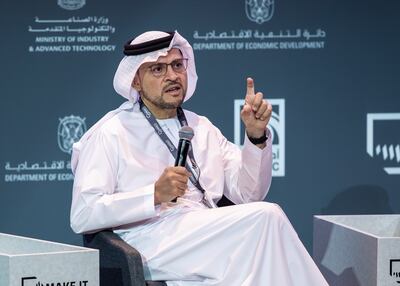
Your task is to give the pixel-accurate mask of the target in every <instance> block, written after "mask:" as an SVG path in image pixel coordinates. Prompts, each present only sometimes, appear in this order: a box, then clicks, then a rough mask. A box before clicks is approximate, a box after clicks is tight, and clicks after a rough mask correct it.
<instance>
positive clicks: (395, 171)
mask: <svg viewBox="0 0 400 286" xmlns="http://www.w3.org/2000/svg"><path fill="white" fill-rule="evenodd" d="M393 124H395V125H396V127H397V128H395V129H394V128H393ZM385 125H386V126H385ZM399 130H400V113H368V114H367V153H368V155H369V156H370V157H372V158H374V157H380V158H381V159H383V162H384V163H383V164H384V167H383V169H384V170H385V172H386V173H387V174H389V175H400V137H399V136H400V135H399V132H398V131H399ZM377 134H378V135H377ZM393 135H394V136H397V138H393ZM382 137H385V138H382ZM386 137H387V138H386Z"/></svg>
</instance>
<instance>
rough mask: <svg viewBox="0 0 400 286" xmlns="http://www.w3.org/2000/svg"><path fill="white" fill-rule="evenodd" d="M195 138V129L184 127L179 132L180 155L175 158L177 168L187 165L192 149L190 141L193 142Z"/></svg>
mask: <svg viewBox="0 0 400 286" xmlns="http://www.w3.org/2000/svg"><path fill="white" fill-rule="evenodd" d="M193 136H194V132H193V129H192V128H190V127H189V126H183V127H182V128H181V130H179V144H178V153H177V154H176V158H175V167H176V166H182V167H185V165H186V157H187V154H188V152H189V149H190V140H192V138H193Z"/></svg>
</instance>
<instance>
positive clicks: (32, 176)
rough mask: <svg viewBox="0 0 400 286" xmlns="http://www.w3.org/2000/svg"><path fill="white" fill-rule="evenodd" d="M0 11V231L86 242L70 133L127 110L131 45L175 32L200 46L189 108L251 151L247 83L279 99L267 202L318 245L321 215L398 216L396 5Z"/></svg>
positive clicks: (280, 2)
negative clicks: (125, 76) (117, 88)
mask: <svg viewBox="0 0 400 286" xmlns="http://www.w3.org/2000/svg"><path fill="white" fill-rule="evenodd" d="M0 5H1V9H0V11H1V12H0V13H1V17H0V21H1V27H2V42H1V54H0V57H1V63H2V69H1V85H0V92H1V104H0V109H1V112H0V116H1V118H0V119H1V120H0V124H1V125H0V126H1V132H2V140H1V142H0V144H1V145H0V166H1V167H0V173H1V177H0V217H1V219H0V232H5V233H12V234H19V235H25V236H30V237H36V238H41V239H48V240H53V241H60V242H66V243H73V244H80V237H79V236H77V235H75V234H73V233H72V231H71V230H70V227H69V207H70V201H71V189H72V176H71V174H70V166H69V158H70V155H69V153H68V150H69V146H70V143H71V140H73V139H74V137H73V136H72V135H71V133H74V132H75V133H74V134H76V136H79V135H80V134H81V132H82V131H84V130H85V128H88V127H90V126H91V125H92V124H93V123H94V122H96V121H97V120H98V119H99V118H100V117H101V116H102V115H103V114H104V113H105V112H107V111H108V110H110V109H113V108H115V107H117V106H118V105H119V104H120V103H121V102H122V101H123V99H122V98H120V97H119V96H118V95H116V93H115V92H114V90H113V87H112V78H113V75H114V72H115V69H116V67H117V65H118V63H119V60H120V59H121V57H122V52H121V47H122V45H123V43H125V42H126V40H128V39H129V38H132V37H133V36H135V35H137V34H139V33H141V32H143V31H145V30H175V29H176V30H178V31H179V32H180V33H181V34H183V35H184V36H185V37H186V38H187V39H188V40H189V41H190V42H191V43H192V44H193V46H194V48H195V56H196V63H197V68H198V70H197V71H198V74H199V82H198V89H197V91H196V93H195V96H194V97H193V98H192V99H191V100H190V101H189V102H187V104H186V105H185V107H186V108H188V109H191V110H193V111H195V112H197V113H199V114H202V115H206V116H207V117H209V118H210V120H211V121H212V122H213V123H214V124H215V125H217V126H218V127H219V128H220V129H221V130H222V131H223V133H224V134H225V135H226V137H227V138H228V139H230V140H232V141H235V138H236V140H237V142H238V143H240V138H241V133H242V132H241V131H243V130H242V128H241V126H240V124H238V125H237V126H236V127H235V122H236V121H237V118H235V109H236V110H237V108H238V107H236V108H235V100H240V99H243V97H244V93H245V78H246V77H247V76H252V77H253V78H254V79H255V84H256V89H257V90H259V91H263V92H264V94H265V96H266V97H267V98H268V99H270V100H271V102H273V104H274V111H275V114H274V118H275V119H274V120H275V122H274V124H275V125H274V126H272V127H273V128H274V130H275V131H276V134H275V139H274V152H275V156H276V160H275V163H276V170H275V171H274V174H275V177H274V179H273V183H272V187H271V190H270V193H269V195H268V197H267V200H268V201H273V202H277V203H279V204H280V205H281V206H282V208H283V209H284V210H285V212H286V213H287V215H288V217H289V219H290V220H291V221H292V223H293V225H294V227H295V228H296V230H297V231H298V233H299V235H300V237H301V239H302V240H303V241H304V242H305V244H306V246H307V247H308V249H311V243H312V241H311V238H312V216H313V215H314V214H355V213H357V214H364V213H398V212H399V211H400V206H399V203H398V202H399V201H400V189H399V186H400V184H399V183H400V175H399V169H400V150H399V148H400V147H399V145H400V132H399V131H400V87H399V84H398V80H399V75H400V70H399V66H400V57H399V50H400V40H399V27H400V17H399V16H398V11H399V10H400V3H399V2H398V1H394V0H388V1H383V2H376V1H372V0H363V1H361V0H354V1H333V0H323V1H312V0H303V1H284V0H275V1H274V3H273V8H274V9H273V10H269V11H265V10H259V14H258V15H259V18H258V22H257V18H256V17H255V14H253V16H251V13H250V12H251V9H250V6H248V7H246V1H245V0H236V1H228V0H224V1H183V0H170V1H150V2H144V1H133V0H132V1H127V0H119V1H104V0H103V1H98V0H97V1H91V0H88V1H86V2H85V1H82V0H59V1H57V0H52V1H45V2H43V1H42V2H38V1H27V0H24V1H2V3H1V4H0ZM246 9H247V12H246ZM237 106H239V107H240V102H239V101H237ZM367 117H368V118H369V119H368V120H367ZM367 122H370V123H369V125H368V126H369V128H367ZM68 140H70V141H68ZM367 146H370V147H367ZM367 148H369V149H367ZM368 150H369V151H368ZM385 168H386V169H385ZM388 168H389V169H388ZM389 173H390V174H389Z"/></svg>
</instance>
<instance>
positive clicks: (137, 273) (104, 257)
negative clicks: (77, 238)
mask: <svg viewBox="0 0 400 286" xmlns="http://www.w3.org/2000/svg"><path fill="white" fill-rule="evenodd" d="M83 245H84V246H85V247H90V248H95V249H99V250H100V286H145V285H147V286H166V285H167V284H166V283H165V282H161V281H145V280H144V273H143V264H142V258H141V256H140V253H139V252H138V251H137V250H136V249H135V248H133V247H132V246H130V245H129V244H128V243H126V242H125V241H123V240H122V239H121V238H120V237H119V236H118V235H117V234H115V233H114V232H112V231H111V230H103V231H100V232H97V233H93V234H84V235H83Z"/></svg>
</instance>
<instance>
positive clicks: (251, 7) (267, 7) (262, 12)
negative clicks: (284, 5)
mask: <svg viewBox="0 0 400 286" xmlns="http://www.w3.org/2000/svg"><path fill="white" fill-rule="evenodd" d="M245 5H246V7H245V10H246V15H247V18H249V20H250V21H253V22H256V23H257V24H262V23H264V22H267V21H269V20H271V18H272V16H273V15H274V10H275V0H245Z"/></svg>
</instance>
